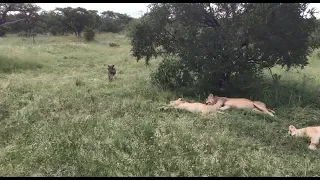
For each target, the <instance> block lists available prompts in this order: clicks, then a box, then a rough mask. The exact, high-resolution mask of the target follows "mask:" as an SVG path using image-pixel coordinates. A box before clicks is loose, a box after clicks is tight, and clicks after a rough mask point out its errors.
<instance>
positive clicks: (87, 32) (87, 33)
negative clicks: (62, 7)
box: [84, 26, 96, 41]
mask: <svg viewBox="0 0 320 180" xmlns="http://www.w3.org/2000/svg"><path fill="white" fill-rule="evenodd" d="M95 34H96V33H95V32H94V30H93V28H91V27H87V26H86V27H85V28H84V38H85V39H86V40H87V41H93V40H94V36H95Z"/></svg>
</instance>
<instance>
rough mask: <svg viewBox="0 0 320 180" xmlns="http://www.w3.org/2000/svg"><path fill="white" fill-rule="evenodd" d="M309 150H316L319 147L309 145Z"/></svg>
mask: <svg viewBox="0 0 320 180" xmlns="http://www.w3.org/2000/svg"><path fill="white" fill-rule="evenodd" d="M308 148H309V149H311V150H316V149H317V147H316V146H315V145H309V147H308Z"/></svg>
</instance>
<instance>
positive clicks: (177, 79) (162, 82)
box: [151, 57, 193, 89]
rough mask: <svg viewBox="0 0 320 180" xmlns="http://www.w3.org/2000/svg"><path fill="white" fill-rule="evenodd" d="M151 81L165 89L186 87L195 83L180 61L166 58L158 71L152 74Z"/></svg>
mask: <svg viewBox="0 0 320 180" xmlns="http://www.w3.org/2000/svg"><path fill="white" fill-rule="evenodd" d="M151 81H152V83H153V84H154V85H156V86H158V87H161V88H165V89H167V88H168V89H175V88H181V87H186V86H190V85H191V84H192V83H193V80H192V76H191V74H190V72H189V71H187V69H185V68H183V66H182V64H181V63H180V60H178V59H176V58H172V57H171V58H165V59H164V60H163V61H162V62H161V63H160V64H159V67H158V69H156V71H154V72H153V73H152V74H151Z"/></svg>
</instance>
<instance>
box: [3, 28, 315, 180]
mask: <svg viewBox="0 0 320 180" xmlns="http://www.w3.org/2000/svg"><path fill="white" fill-rule="evenodd" d="M96 40H97V42H92V43H86V42H83V41H82V42H81V41H79V40H77V39H76V38H75V37H74V36H66V37H37V38H36V43H35V44H33V43H32V38H24V39H23V38H21V37H15V36H8V37H5V38H0V175H1V176H319V175H320V171H319V169H320V161H319V159H320V156H319V155H320V154H319V151H318V150H317V151H310V150H309V149H308V148H307V147H308V145H309V139H308V138H294V137H290V136H289V135H288V134H287V132H288V126H289V125H290V124H293V125H295V126H297V127H298V128H302V127H305V126H311V125H320V122H319V120H320V111H319V110H320V97H319V94H320V89H319V85H320V75H319V70H320V61H318V59H319V57H320V51H316V52H314V54H313V55H312V57H310V65H309V66H308V67H307V68H306V69H304V70H302V71H301V70H300V71H299V72H297V71H296V70H293V71H289V72H284V71H282V70H279V69H275V70H274V72H277V73H280V74H281V75H282V78H281V80H280V82H279V84H270V85H268V86H266V87H265V88H264V90H262V92H257V93H256V94H255V95H252V97H254V98H255V100H261V101H263V102H265V103H266V104H267V105H268V106H270V107H271V108H272V109H273V110H275V111H276V114H275V115H276V117H274V118H271V117H267V116H264V115H261V114H254V113H252V112H249V111H240V110H238V111H236V110H230V111H228V113H227V114H224V115H219V116H217V117H215V116H204V117H203V116H201V115H197V114H192V113H188V112H184V111H177V110H172V111H163V112H162V111H159V110H158V109H157V108H158V107H159V106H161V105H163V104H165V103H168V102H169V101H170V100H173V99H175V98H178V97H180V96H182V95H181V94H179V93H177V92H175V93H174V92H168V91H162V90H159V89H157V88H156V87H154V86H152V85H151V84H150V73H151V72H152V70H154V69H155V68H156V67H157V64H158V62H159V61H152V62H151V65H150V67H146V66H145V65H144V62H143V61H140V62H136V61H135V59H134V58H133V57H131V55H130V48H131V46H130V44H129V40H128V39H126V38H125V36H124V35H116V34H101V35H98V36H97V37H96ZM111 42H114V43H117V44H120V47H119V48H112V47H109V46H108V44H109V43H111ZM106 64H115V67H116V68H117V70H118V74H117V79H116V80H115V81H113V82H109V81H108V78H107V66H104V65H106ZM188 100H190V101H204V99H203V97H201V98H199V97H198V96H196V95H195V96H194V97H188Z"/></svg>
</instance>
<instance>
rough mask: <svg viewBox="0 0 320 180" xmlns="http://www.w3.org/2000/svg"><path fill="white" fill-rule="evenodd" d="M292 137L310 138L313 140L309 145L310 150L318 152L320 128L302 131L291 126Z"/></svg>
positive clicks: (314, 127)
mask: <svg viewBox="0 0 320 180" xmlns="http://www.w3.org/2000/svg"><path fill="white" fill-rule="evenodd" d="M288 133H289V134H290V135H291V136H297V137H303V136H306V137H309V138H311V142H310V145H309V147H308V148H309V149H311V150H316V149H317V145H318V143H319V138H320V126H309V127H305V128H301V129H297V128H296V127H294V126H293V125H290V126H289V132H288Z"/></svg>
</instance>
